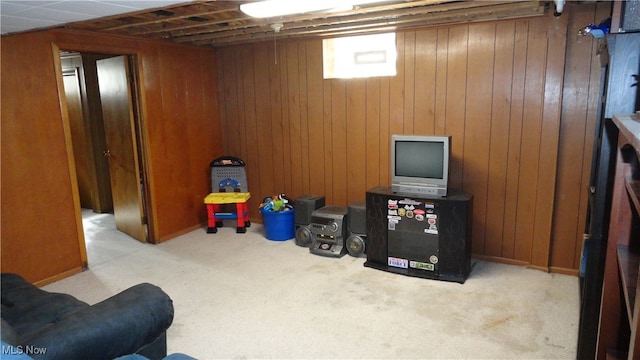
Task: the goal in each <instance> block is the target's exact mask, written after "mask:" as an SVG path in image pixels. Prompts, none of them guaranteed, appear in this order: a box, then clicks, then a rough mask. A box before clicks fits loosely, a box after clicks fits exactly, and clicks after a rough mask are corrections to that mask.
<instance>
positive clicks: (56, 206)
mask: <svg viewBox="0 0 640 360" xmlns="http://www.w3.org/2000/svg"><path fill="white" fill-rule="evenodd" d="M27 44H28V45H27ZM52 44H55V45H56V46H57V47H58V48H60V49H63V50H75V51H83V52H92V53H109V54H126V55H135V56H136V59H137V62H138V68H139V70H140V83H139V85H140V97H141V107H142V115H143V118H142V125H143V127H142V129H143V137H144V138H145V139H146V144H145V145H146V146H145V147H144V148H145V152H144V159H145V161H146V164H147V169H148V173H149V192H150V195H151V203H150V204H147V206H148V207H149V210H150V212H151V214H152V216H153V220H154V221H153V222H152V224H153V228H152V229H151V230H152V231H153V233H154V234H155V237H156V239H155V240H156V241H163V240H166V239H169V238H171V237H174V236H176V235H177V234H182V233H185V232H187V231H189V230H193V229H196V228H199V227H201V226H202V225H203V224H204V223H205V221H206V212H205V211H204V208H203V204H202V201H203V199H204V197H205V196H206V195H207V194H208V193H209V192H210V175H209V171H210V169H209V162H210V161H211V159H213V158H215V157H217V156H220V155H222V138H221V130H220V122H219V121H218V119H219V110H218V101H217V85H216V76H217V75H216V74H217V71H216V55H215V50H214V49H211V48H195V47H187V46H179V45H172V44H168V43H164V42H152V41H139V40H132V39H127V38H120V37H108V36H97V35H95V34H88V33H78V32H66V31H53V30H52V31H40V32H32V33H25V34H20V35H12V36H6V37H5V36H3V37H2V51H3V54H2V58H1V61H2V107H1V115H2V135H1V136H2V144H1V145H2V152H1V156H2V213H1V216H2V229H1V230H2V254H1V256H2V259H1V260H2V265H1V268H2V271H3V272H17V273H20V274H21V275H23V276H25V277H26V278H27V279H28V280H30V281H32V282H40V283H43V282H47V281H51V280H53V279H55V278H57V277H60V276H64V275H67V274H70V273H73V272H77V271H80V269H81V268H82V267H83V266H85V265H86V264H83V258H82V255H81V254H82V251H83V246H82V242H81V241H82V239H83V235H82V225H81V218H80V204H79V201H78V195H77V184H76V183H74V182H75V181H76V179H75V170H74V166H73V161H72V158H71V157H72V153H73V152H72V151H71V144H69V143H67V142H65V132H68V131H69V130H68V129H65V124H68V121H64V120H63V115H62V114H63V113H64V112H65V108H66V105H64V102H63V101H61V100H60V94H59V93H58V90H59V89H62V88H61V87H59V85H61V84H58V78H57V76H56V67H57V66H59V65H60V63H59V61H56V60H55V59H56V57H57V56H58V53H57V49H56V48H55V47H53V48H52ZM132 241H134V240H132ZM89 266H91V264H89Z"/></svg>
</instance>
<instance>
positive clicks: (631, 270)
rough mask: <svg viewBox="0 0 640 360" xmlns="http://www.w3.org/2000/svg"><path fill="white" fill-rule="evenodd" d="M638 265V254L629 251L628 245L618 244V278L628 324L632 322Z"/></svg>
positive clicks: (639, 257) (639, 262)
mask: <svg viewBox="0 0 640 360" xmlns="http://www.w3.org/2000/svg"><path fill="white" fill-rule="evenodd" d="M638 266H640V254H637V253H634V252H631V251H629V247H628V246H624V245H618V268H619V269H620V280H621V282H622V290H623V292H624V297H625V303H626V305H627V318H628V319H629V326H631V325H632V323H633V309H634V307H635V302H636V286H637V283H638Z"/></svg>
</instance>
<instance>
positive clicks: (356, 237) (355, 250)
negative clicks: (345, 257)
mask: <svg viewBox="0 0 640 360" xmlns="http://www.w3.org/2000/svg"><path fill="white" fill-rule="evenodd" d="M345 245H346V247H347V252H348V253H349V255H351V256H353V257H359V256H360V255H362V254H364V253H365V250H366V246H367V237H366V236H365V235H361V234H354V233H351V235H349V237H348V238H347V241H346V242H345Z"/></svg>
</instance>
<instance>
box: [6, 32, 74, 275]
mask: <svg viewBox="0 0 640 360" xmlns="http://www.w3.org/2000/svg"><path fill="white" fill-rule="evenodd" d="M51 40H52V37H51V35H50V34H46V33H37V34H34V35H32V36H29V37H26V36H16V37H5V36H3V37H2V39H1V41H2V45H1V47H2V53H3V54H2V57H1V58H0V61H1V64H2V68H1V72H2V106H1V119H2V120H1V121H2V132H1V136H2V137H1V141H2V143H1V145H2V151H0V154H1V158H2V163H1V166H2V171H1V173H2V194H1V196H2V212H1V217H2V219H1V223H2V229H1V241H2V259H1V263H2V272H16V273H19V274H22V275H23V276H24V277H25V278H26V279H27V280H29V281H39V280H42V279H47V278H51V277H53V276H56V275H59V274H62V273H73V272H78V271H80V270H81V269H82V267H83V266H84V264H83V262H82V259H81V249H80V248H79V245H80V242H79V237H80V236H81V233H80V232H79V230H80V228H79V225H78V223H77V221H76V216H79V208H78V207H77V205H76V204H75V202H78V204H79V199H78V197H77V194H76V196H75V198H74V194H73V191H72V189H75V191H77V185H75V184H74V182H75V181H76V179H75V178H74V177H72V175H73V176H75V172H73V173H72V168H71V166H72V164H71V162H70V161H69V157H70V156H71V153H70V152H68V151H67V146H70V144H67V143H66V142H65V133H64V129H63V120H62V112H61V108H60V103H59V101H58V93H57V91H58V87H57V80H56V73H55V67H54V66H53V64H54V59H53V50H52V48H51ZM27 43H28V44H29V45H28V46H26V45H25V44H27ZM42 63H45V64H46V65H47V66H41V64H42ZM58 64H59V63H58ZM44 264H46V266H43V265H44Z"/></svg>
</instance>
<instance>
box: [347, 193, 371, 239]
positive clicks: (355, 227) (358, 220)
mask: <svg viewBox="0 0 640 360" xmlns="http://www.w3.org/2000/svg"><path fill="white" fill-rule="evenodd" d="M348 229H349V232H350V233H353V234H360V235H364V234H366V233H367V203H365V202H364V201H356V202H353V203H351V205H349V227H348Z"/></svg>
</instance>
